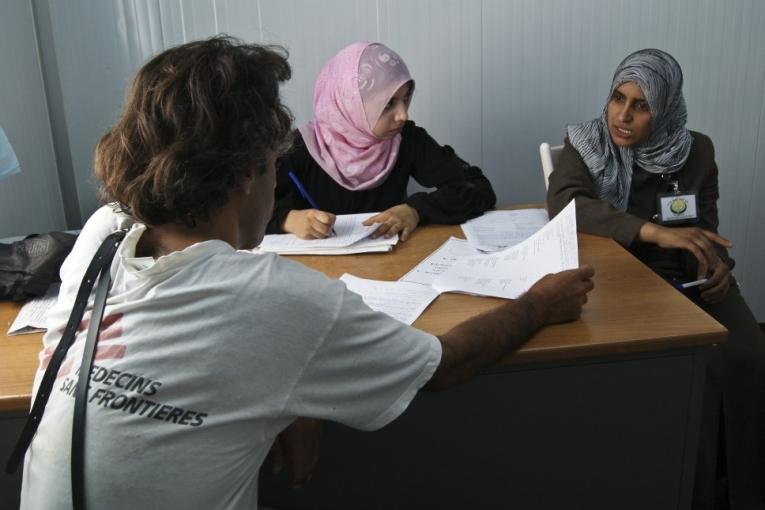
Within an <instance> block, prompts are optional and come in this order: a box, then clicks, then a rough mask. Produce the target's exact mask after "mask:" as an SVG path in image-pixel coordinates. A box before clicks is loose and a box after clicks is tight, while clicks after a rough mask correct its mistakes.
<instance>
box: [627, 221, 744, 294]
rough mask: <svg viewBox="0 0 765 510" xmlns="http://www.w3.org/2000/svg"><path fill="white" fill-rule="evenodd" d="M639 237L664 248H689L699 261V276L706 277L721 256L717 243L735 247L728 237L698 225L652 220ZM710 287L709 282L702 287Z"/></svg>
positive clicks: (643, 227) (644, 225)
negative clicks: (671, 224) (666, 224)
mask: <svg viewBox="0 0 765 510" xmlns="http://www.w3.org/2000/svg"><path fill="white" fill-rule="evenodd" d="M638 239H640V240H641V241H643V242H645V243H653V244H656V245H658V246H660V247H662V248H680V249H683V250H688V251H689V252H691V253H692V254H693V255H694V256H695V257H696V259H698V261H699V269H698V276H699V278H705V277H706V276H707V274H708V273H709V272H710V271H712V272H714V271H715V268H716V267H717V265H718V261H719V257H718V255H717V250H716V249H715V244H719V245H720V246H724V247H726V248H732V247H733V243H731V242H730V241H729V240H728V239H726V238H724V237H722V236H721V235H719V234H715V233H714V232H712V231H710V230H704V229H701V228H697V227H686V228H668V227H663V226H661V225H656V224H655V223H650V222H647V223H644V224H643V226H642V227H640V233H639V234H638ZM707 283H709V282H707ZM709 287H710V286H709V285H708V284H705V285H704V286H703V287H702V289H704V288H709Z"/></svg>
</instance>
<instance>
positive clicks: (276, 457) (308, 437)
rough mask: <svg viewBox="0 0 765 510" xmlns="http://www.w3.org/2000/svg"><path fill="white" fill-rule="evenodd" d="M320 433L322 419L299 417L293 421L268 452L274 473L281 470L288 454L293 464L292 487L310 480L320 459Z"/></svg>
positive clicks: (297, 486)
mask: <svg viewBox="0 0 765 510" xmlns="http://www.w3.org/2000/svg"><path fill="white" fill-rule="evenodd" d="M320 435H321V421H319V420H313V419H310V418H298V419H296V420H295V421H293V422H292V424H290V426H289V427H287V428H286V429H284V430H283V431H282V433H281V434H279V435H278V436H277V437H276V440H275V441H274V444H273V445H272V446H271V451H270V452H269V453H268V455H269V457H271V464H272V466H273V471H274V473H280V472H281V470H282V468H283V467H284V456H285V455H287V454H288V455H289V456H290V461H291V462H290V464H291V466H292V487H293V488H300V487H301V486H302V485H303V484H304V483H306V482H307V481H309V480H310V479H311V476H312V475H313V469H314V468H315V467H316V463H317V462H318V461H319V436H320ZM285 450H287V452H286V453H285Z"/></svg>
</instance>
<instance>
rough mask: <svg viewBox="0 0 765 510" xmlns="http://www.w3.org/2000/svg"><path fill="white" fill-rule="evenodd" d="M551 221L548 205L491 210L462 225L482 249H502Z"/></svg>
mask: <svg viewBox="0 0 765 510" xmlns="http://www.w3.org/2000/svg"><path fill="white" fill-rule="evenodd" d="M548 221H549V219H548V217H547V211H546V210H544V209H518V210H516V211H489V212H486V213H484V214H483V216H479V217H478V218H474V219H472V220H470V221H468V222H466V223H463V224H462V225H461V227H462V231H463V232H464V233H465V238H467V240H468V242H470V244H471V245H472V246H473V247H474V248H476V249H478V250H481V251H487V252H492V251H498V250H503V249H505V248H508V247H510V246H515V245H516V244H519V243H521V242H523V241H524V240H526V239H528V238H529V237H531V235H532V234H534V233H535V232H536V231H538V230H539V229H540V228H542V227H543V226H545V225H546V224H547V222H548Z"/></svg>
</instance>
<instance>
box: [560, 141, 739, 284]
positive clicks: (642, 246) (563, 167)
mask: <svg viewBox="0 0 765 510" xmlns="http://www.w3.org/2000/svg"><path fill="white" fill-rule="evenodd" d="M691 135H692V136H693V145H692V146H691V152H690V155H689V156H688V161H687V162H686V163H685V166H683V168H681V169H680V170H679V171H678V172H676V173H675V174H674V176H673V177H676V178H677V180H678V181H679V185H680V191H681V192H687V191H696V192H698V204H697V207H698V211H699V219H698V221H696V222H693V223H690V224H688V223H686V224H682V225H676V226H677V227H688V226H696V227H700V228H703V229H705V230H711V231H713V232H717V227H718V224H719V217H718V214H717V199H718V198H719V190H718V185H717V165H716V164H715V155H714V146H713V145H712V141H711V140H710V139H709V137H708V136H706V135H703V134H701V133H697V132H695V131H691ZM554 168H555V170H554V171H553V173H552V174H551V175H550V182H549V189H548V191H547V209H548V211H549V214H550V217H552V216H554V215H556V214H558V212H560V211H561V209H563V208H564V207H565V206H566V204H568V203H569V202H570V201H571V200H572V199H576V222H577V229H578V230H579V231H580V232H585V233H587V234H595V235H600V236H606V237H611V238H612V239H614V240H615V241H617V242H618V243H619V244H621V245H622V246H624V247H625V248H627V249H628V250H629V251H630V252H632V254H633V255H635V256H636V257H637V258H638V259H640V260H641V261H642V262H643V263H644V264H646V265H648V266H649V267H651V268H652V269H653V270H654V271H656V272H657V273H659V274H661V275H662V276H664V277H667V278H690V279H695V276H696V259H695V257H694V256H693V255H691V254H690V253H689V252H687V251H685V250H679V249H665V248H659V247H658V246H656V245H655V244H650V243H643V242H640V241H639V240H638V239H637V237H638V232H639V231H640V227H641V226H643V224H644V223H645V222H646V221H653V220H652V218H653V216H654V215H655V214H656V213H657V212H658V205H657V199H656V195H657V193H666V192H669V191H671V187H670V185H669V184H668V183H667V182H666V181H665V180H664V179H662V178H661V176H660V175H657V174H652V173H650V172H647V171H645V170H644V169H642V168H640V167H638V166H635V167H634V169H633V173H632V185H631V187H630V196H629V203H628V205H627V210H626V211H620V210H618V209H616V208H614V207H613V206H612V205H611V204H609V203H608V202H606V201H604V200H601V199H600V198H599V197H598V195H597V193H596V191H595V189H596V187H595V184H594V182H593V180H592V177H591V176H590V172H589V170H588V169H587V166H586V165H585V163H584V161H583V160H582V157H581V156H580V155H579V153H578V152H577V151H576V149H574V147H573V146H572V145H571V143H570V142H569V140H568V138H567V139H566V140H565V146H564V147H563V150H562V151H561V153H560V154H559V156H558V159H557V160H556V161H555V166H554ZM717 251H718V253H719V255H720V257H721V258H722V260H723V261H725V262H726V263H727V264H728V266H729V267H730V268H731V269H732V268H733V264H734V261H733V260H732V259H731V258H730V256H729V255H728V252H727V250H726V249H725V248H723V247H722V246H717Z"/></svg>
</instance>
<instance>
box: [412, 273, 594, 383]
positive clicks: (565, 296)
mask: <svg viewBox="0 0 765 510" xmlns="http://www.w3.org/2000/svg"><path fill="white" fill-rule="evenodd" d="M594 274H595V272H594V271H593V269H592V267H590V266H582V267H580V268H578V269H571V270H569V271H561V272H560V273H556V274H551V275H547V276H545V277H544V278H542V279H541V280H539V281H538V282H537V283H535V284H534V285H533V286H532V287H531V288H530V289H529V290H528V292H526V293H525V294H524V295H523V296H521V297H520V298H518V299H516V300H511V301H508V302H507V303H504V304H503V305H500V306H498V307H496V308H493V309H491V310H489V311H487V312H484V313H482V314H481V315H477V316H475V317H473V318H471V319H468V320H466V321H465V322H463V323H461V324H458V325H456V326H454V327H453V328H452V329H450V330H449V331H447V332H446V333H443V334H441V335H439V336H438V339H439V340H440V341H441V362H440V363H439V364H438V368H437V369H436V372H435V373H434V374H433V377H432V378H431V379H430V381H428V384H427V388H428V389H433V390H440V389H443V388H447V387H449V386H452V385H454V384H457V383H461V382H465V381H467V380H469V379H470V378H471V377H473V376H474V375H475V374H477V373H478V372H480V371H481V370H484V369H485V368H487V367H489V366H491V365H492V364H493V363H496V362H497V360H499V359H500V358H501V357H502V356H505V355H507V354H509V353H511V352H513V351H514V350H516V349H518V348H519V347H520V346H522V345H523V344H524V343H526V342H527V341H528V340H529V339H530V338H531V337H532V336H534V333H536V332H537V331H538V330H539V328H541V327H543V326H544V325H546V324H554V323H557V322H565V321H571V320H574V319H576V318H577V317H579V315H580V314H581V313H582V305H584V304H585V303H586V302H587V293H588V292H589V291H591V290H592V288H593V283H592V277H593V275H594Z"/></svg>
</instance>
